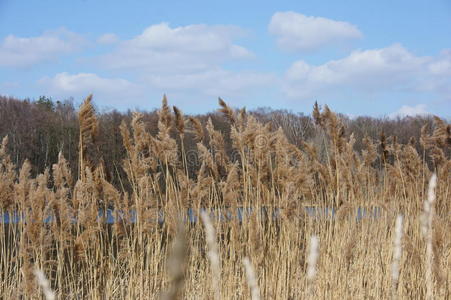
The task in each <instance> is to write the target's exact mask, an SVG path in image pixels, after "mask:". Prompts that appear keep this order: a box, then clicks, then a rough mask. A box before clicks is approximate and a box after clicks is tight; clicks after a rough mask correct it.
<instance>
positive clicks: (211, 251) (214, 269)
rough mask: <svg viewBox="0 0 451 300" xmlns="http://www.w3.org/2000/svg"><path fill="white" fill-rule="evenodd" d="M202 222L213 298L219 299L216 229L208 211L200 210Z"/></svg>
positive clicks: (219, 285)
mask: <svg viewBox="0 0 451 300" xmlns="http://www.w3.org/2000/svg"><path fill="white" fill-rule="evenodd" d="M200 216H201V218H202V222H203V223H204V227H205V235H206V240H207V245H208V253H207V255H208V258H209V260H210V267H211V273H212V275H213V276H212V287H213V289H214V291H215V300H220V299H221V266H220V260H219V250H218V244H217V243H216V231H215V228H214V227H213V224H212V223H211V220H210V217H209V216H208V213H207V212H205V211H202V212H201V215H200Z"/></svg>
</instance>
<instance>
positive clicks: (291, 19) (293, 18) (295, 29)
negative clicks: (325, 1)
mask: <svg viewBox="0 0 451 300" xmlns="http://www.w3.org/2000/svg"><path fill="white" fill-rule="evenodd" d="M268 30H269V33H270V34H272V35H274V36H275V37H276V39H277V45H278V46H279V47H280V48H281V49H283V50H287V51H314V50H318V49H320V48H321V47H324V46H329V45H334V44H339V43H342V42H346V41H349V40H353V39H359V38H361V37H362V36H363V34H362V33H361V32H360V31H359V29H358V28H357V27H356V26H355V25H352V24H350V23H348V22H342V21H335V20H331V19H326V18H322V17H310V16H305V15H303V14H300V13H296V12H292V11H288V12H277V13H275V14H274V15H273V16H272V18H271V22H270V23H269V26H268Z"/></svg>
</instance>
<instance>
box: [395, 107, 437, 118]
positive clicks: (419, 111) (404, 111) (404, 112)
mask: <svg viewBox="0 0 451 300" xmlns="http://www.w3.org/2000/svg"><path fill="white" fill-rule="evenodd" d="M428 114H430V113H429V112H428V111H427V109H426V105H425V104H418V105H415V106H409V105H403V106H401V108H400V109H399V110H398V111H396V112H394V113H392V114H390V117H391V118H396V117H401V118H402V117H407V116H410V117H414V116H418V115H420V116H421V115H428Z"/></svg>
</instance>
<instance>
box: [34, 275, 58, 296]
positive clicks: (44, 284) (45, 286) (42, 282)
mask: <svg viewBox="0 0 451 300" xmlns="http://www.w3.org/2000/svg"><path fill="white" fill-rule="evenodd" d="M33 273H34V275H35V276H36V280H37V282H38V284H39V286H40V287H41V288H42V291H43V292H44V296H45V299H46V300H54V299H56V296H55V292H54V291H52V288H51V287H50V282H49V281H48V280H47V278H46V277H45V274H44V272H42V271H41V270H39V269H35V270H34V272H33Z"/></svg>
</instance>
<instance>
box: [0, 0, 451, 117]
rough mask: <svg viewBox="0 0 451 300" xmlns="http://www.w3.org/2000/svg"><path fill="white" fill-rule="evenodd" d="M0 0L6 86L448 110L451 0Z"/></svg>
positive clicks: (144, 103) (122, 101)
mask: <svg viewBox="0 0 451 300" xmlns="http://www.w3.org/2000/svg"><path fill="white" fill-rule="evenodd" d="M365 2H366V4H362V3H363V1H351V0H348V1H346V0H342V1H299V0H298V1H277V2H276V1H211V0H210V1H197V0H192V1H143V0H142V1H138V0H130V1H112V0H109V1H101V0H71V1H53V0H52V1H51V0H39V1H35V0H26V1H25V0H14V1H13V0H0V94H2V95H11V96H15V97H20V98H24V97H28V98H32V99H33V98H38V97H39V96H40V95H46V96H50V97H52V98H53V99H55V100H60V99H67V98H69V97H73V98H74V99H75V101H76V102H77V103H79V102H80V101H81V99H82V98H83V97H84V96H86V95H87V94H89V93H93V94H94V101H95V103H96V104H97V106H98V107H99V108H100V109H104V108H105V109H109V108H117V109H120V110H124V109H128V108H130V109H134V108H140V109H152V108H154V107H158V106H159V104H160V99H161V97H162V95H163V94H164V93H165V94H166V95H167V96H168V99H169V101H170V103H171V104H173V105H177V106H179V107H180V108H181V109H182V110H183V111H185V112H186V113H202V112H206V111H211V110H213V109H216V108H217V97H218V96H221V97H222V98H224V99H225V100H226V102H228V103H229V104H230V105H232V106H235V107H242V106H246V107H247V108H249V109H252V108H256V107H263V106H265V107H272V108H285V109H289V110H293V111H295V112H304V113H310V112H311V109H312V105H313V103H314V101H318V102H319V103H320V104H328V105H329V106H330V107H331V108H332V109H333V110H335V111H338V112H341V113H345V114H348V115H351V116H356V115H371V116H394V115H396V114H400V115H406V114H409V115H412V114H417V113H420V114H422V113H433V114H437V115H440V116H442V117H445V118H449V117H451V1H448V0H430V1H412V0H411V1H401V0H399V1H385V0H381V1H365Z"/></svg>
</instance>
